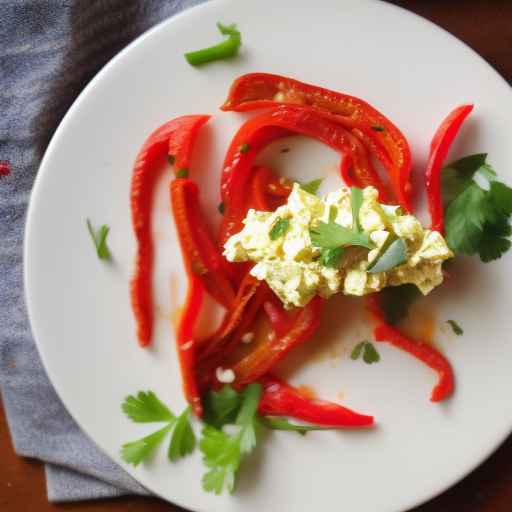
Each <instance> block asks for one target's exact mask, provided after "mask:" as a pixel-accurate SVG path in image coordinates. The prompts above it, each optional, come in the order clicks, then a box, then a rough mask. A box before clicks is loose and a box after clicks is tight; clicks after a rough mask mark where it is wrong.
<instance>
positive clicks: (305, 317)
mask: <svg viewBox="0 0 512 512" xmlns="http://www.w3.org/2000/svg"><path fill="white" fill-rule="evenodd" d="M323 303H324V300H323V299H322V298H321V297H319V296H316V297H315V298H313V299H312V300H311V301H310V302H309V303H308V304H307V305H306V306H304V307H303V308H302V309H301V310H300V313H299V314H298V315H297V317H296V319H295V322H294V323H293V326H292V327H291V329H290V330H289V331H288V332H287V333H286V334H285V335H284V336H275V334H274V333H272V334H274V335H271V336H270V337H269V338H267V339H266V340H265V341H264V342H263V343H260V344H259V345H258V346H257V347H255V348H254V350H253V351H252V352H250V353H249V354H248V355H246V356H245V357H244V358H242V359H241V360H240V361H238V362H237V363H236V364H235V365H234V366H233V371H234V372H235V376H236V380H235V383H236V384H237V385H240V386H241V385H244V384H248V383H250V382H254V381H255V380H258V379H259V378H260V377H262V376H263V375H265V374H266V373H268V372H269V371H270V370H271V369H272V368H274V366H275V365H276V364H277V363H278V362H279V361H281V360H282V359H283V358H284V357H285V356H286V354H288V352H290V350H292V349H293V348H295V347H296V346H297V345H300V344H301V343H303V342H304V341H306V340H308V339H309V338H310V337H311V336H312V335H313V334H314V333H315V331H316V330H317V329H318V326H319V325H320V313H321V311H322V306H323Z"/></svg>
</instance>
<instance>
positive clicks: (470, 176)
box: [441, 154, 512, 262]
mask: <svg viewBox="0 0 512 512" xmlns="http://www.w3.org/2000/svg"><path fill="white" fill-rule="evenodd" d="M486 157H487V155H485V154H476V155H470V156H468V157H465V158H462V159H461V160H458V161H456V162H453V163H451V164H449V165H448V166H447V167H446V168H444V169H443V171H442V174H441V177H442V191H443V200H444V202H445V204H446V210H445V211H446V214H445V231H446V241H447V242H448V245H449V246H450V248H451V249H452V250H453V251H454V252H455V253H459V254H468V255H473V254H478V255H479V256H480V259H481V260H482V261H483V262H489V261H492V260H495V259H498V258H500V257H501V256H502V255H503V254H504V253H505V252H507V251H508V250H509V249H510V247H511V245H512V244H511V242H510V240H509V237H510V235H511V233H512V230H511V228H510V225H509V222H510V216H511V214H512V188H510V187H508V186H507V185H505V184H504V183H501V182H499V181H497V180H496V172H495V171H494V169H493V168H492V167H491V166H490V165H489V164H487V163H486ZM477 174H478V175H479V176H480V177H481V178H483V179H485V180H487V182H488V184H489V188H488V189H484V188H482V187H481V186H480V185H479V184H478V183H477V182H476V181H475V179H474V178H475V176H476V175H477Z"/></svg>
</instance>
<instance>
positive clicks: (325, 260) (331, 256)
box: [319, 247, 345, 268]
mask: <svg viewBox="0 0 512 512" xmlns="http://www.w3.org/2000/svg"><path fill="white" fill-rule="evenodd" d="M344 252H345V249H344V248H343V247H334V248H332V249H322V252H321V253H320V260H319V261H320V264H321V265H323V266H324V267H331V268H337V267H339V266H340V259H341V257H342V256H343V253H344Z"/></svg>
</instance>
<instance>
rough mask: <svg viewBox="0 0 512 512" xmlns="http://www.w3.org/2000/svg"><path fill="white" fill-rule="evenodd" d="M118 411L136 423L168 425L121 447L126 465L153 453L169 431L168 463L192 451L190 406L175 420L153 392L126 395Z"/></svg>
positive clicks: (136, 462) (192, 437)
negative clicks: (121, 411) (163, 422)
mask: <svg viewBox="0 0 512 512" xmlns="http://www.w3.org/2000/svg"><path fill="white" fill-rule="evenodd" d="M121 408H122V410H123V411H124V413H125V414H126V416H128V418H130V419H131V420H132V421H134V422H135V423H156V422H162V421H165V422H167V425H165V426H164V427H162V428H160V429H159V430H157V431H156V432H153V433H152V434H150V435H148V436H146V437H143V438H142V439H138V440H137V441H132V442H130V443H125V444H124V445H123V446H122V448H121V457H122V459H123V460H124V461H125V462H127V463H129V464H133V465H134V466H137V465H138V464H140V463H141V462H142V461H143V460H145V459H147V458H148V457H149V456H150V455H151V454H152V453H153V452H154V450H155V449H156V448H157V447H158V446H159V445H160V444H161V443H162V441H163V440H164V439H165V436H166V435H167V434H168V433H169V432H171V431H172V434H171V442H170V445H169V451H168V456H169V459H170V460H171V461H176V460H178V459H179V458H181V457H185V455H188V454H189V453H192V451H193V450H194V448H195V446H196V437H195V434H194V431H193V430H192V426H191V425H190V407H187V408H186V409H185V410H184V411H183V412H182V413H181V414H180V415H179V416H178V417H176V416H174V414H173V413H172V412H171V411H170V410H169V408H168V407H167V406H166V405H165V404H164V403H163V402H161V401H160V399H159V398H158V397H157V396H156V395H155V393H153V391H139V392H138V393H137V395H130V396H128V397H127V398H126V399H125V401H124V402H123V404H122V405H121Z"/></svg>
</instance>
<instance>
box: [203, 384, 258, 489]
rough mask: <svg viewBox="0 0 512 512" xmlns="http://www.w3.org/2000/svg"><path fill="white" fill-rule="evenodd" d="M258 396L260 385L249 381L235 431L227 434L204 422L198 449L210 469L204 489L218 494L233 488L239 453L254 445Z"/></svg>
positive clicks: (248, 449) (241, 453)
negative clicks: (237, 427)
mask: <svg viewBox="0 0 512 512" xmlns="http://www.w3.org/2000/svg"><path fill="white" fill-rule="evenodd" d="M260 396H261V385H260V384H249V385H248V386H247V387H246V388H245V390H244V391H243V393H242V403H241V406H240V410H239V412H238V415H237V418H236V425H238V426H239V427H240V430H239V431H238V433H236V434H234V435H229V434H226V433H225V432H223V431H222V430H218V429H216V428H215V427H212V426H210V425H206V426H205V427H204V428H203V431H202V437H201V441H200V442H199V448H200V449H201V452H202V453H203V462H204V464H205V465H206V466H207V467H208V468H209V471H208V472H207V473H206V474H205V475H204V476H203V480H202V481H203V489H204V490H205V491H207V492H214V493H215V494H220V493H221V492H222V490H223V489H225V488H226V489H228V491H229V492H230V493H232V492H233V491H234V488H235V477H236V472H237V471H238V468H239V467H240V461H241V458H242V455H244V454H248V453H250V452H251V451H252V450H253V449H254V448H255V446H256V441H257V437H256V428H257V427H256V425H257V423H258V417H257V409H258V403H259V400H260Z"/></svg>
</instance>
